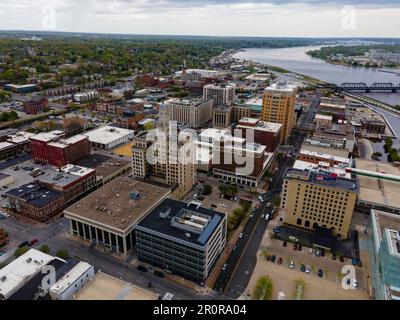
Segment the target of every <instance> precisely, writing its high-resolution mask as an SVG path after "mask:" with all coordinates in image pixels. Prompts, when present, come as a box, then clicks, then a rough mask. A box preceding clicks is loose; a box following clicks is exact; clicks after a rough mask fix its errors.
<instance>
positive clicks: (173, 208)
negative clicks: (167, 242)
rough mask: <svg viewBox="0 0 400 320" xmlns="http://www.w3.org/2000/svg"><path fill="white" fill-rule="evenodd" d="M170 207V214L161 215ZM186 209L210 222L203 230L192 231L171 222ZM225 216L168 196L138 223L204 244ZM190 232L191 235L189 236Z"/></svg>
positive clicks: (168, 234) (141, 225) (166, 233)
mask: <svg viewBox="0 0 400 320" xmlns="http://www.w3.org/2000/svg"><path fill="white" fill-rule="evenodd" d="M168 209H169V212H170V213H169V214H168V216H167V217H165V218H162V217H160V212H166V211H167V210H168ZM185 210H188V211H190V212H191V213H198V214H200V215H202V216H203V217H207V218H208V219H209V222H208V223H207V224H206V225H205V227H204V229H203V230H202V231H201V232H191V231H190V230H187V229H181V228H178V227H175V226H173V225H172V224H171V222H172V220H173V218H175V217H180V216H182V214H183V213H184V212H185ZM224 218H225V215H224V214H223V213H220V212H217V211H214V210H210V209H206V208H203V207H196V206H195V205H190V206H189V207H188V203H186V202H182V201H177V200H174V199H170V198H167V199H164V200H163V201H162V202H161V203H160V204H159V205H158V206H157V207H155V208H154V209H153V210H152V211H151V212H150V213H149V214H147V215H146V217H144V218H143V220H141V221H140V222H139V223H138V226H140V227H143V228H147V229H150V230H153V231H157V232H160V233H163V234H165V235H167V236H171V237H174V238H178V239H180V240H184V241H187V242H190V243H193V244H196V245H199V246H204V245H205V244H206V243H207V241H208V239H209V238H210V236H211V235H212V233H213V232H214V230H215V229H216V228H217V227H218V226H219V225H220V224H221V223H222V221H223V219H224ZM189 234H190V236H188V235H189Z"/></svg>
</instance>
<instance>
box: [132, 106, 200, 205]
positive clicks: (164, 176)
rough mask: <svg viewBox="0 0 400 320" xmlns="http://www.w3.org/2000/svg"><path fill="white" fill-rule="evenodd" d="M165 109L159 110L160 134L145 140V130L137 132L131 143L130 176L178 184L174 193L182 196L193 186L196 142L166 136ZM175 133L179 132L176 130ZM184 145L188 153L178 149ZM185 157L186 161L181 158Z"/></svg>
mask: <svg viewBox="0 0 400 320" xmlns="http://www.w3.org/2000/svg"><path fill="white" fill-rule="evenodd" d="M169 123H170V121H169V115H168V108H167V107H166V106H163V107H161V108H160V110H159V121H158V123H157V130H158V133H160V135H161V137H159V138H157V139H148V136H147V134H148V133H147V132H142V133H140V134H138V135H137V136H136V137H135V139H134V142H133V146H132V175H133V176H134V177H137V178H142V179H145V178H149V179H151V180H154V181H157V182H160V183H163V184H167V185H170V186H177V190H176V191H175V192H174V196H175V197H177V198H178V199H182V198H183V197H184V196H185V195H186V194H188V193H189V191H190V190H191V189H192V188H193V185H194V180H195V174H196V172H195V170H196V169H195V145H194V143H193V142H191V141H190V139H189V138H188V139H187V140H185V141H178V137H177V136H174V135H171V136H170V135H169V133H170V132H172V131H170V128H169ZM178 131H179V129H178ZM177 134H178V132H177ZM183 148H186V149H187V150H188V151H189V153H188V154H187V153H186V154H183V153H181V151H182V150H183ZM183 156H185V157H187V158H186V160H185V161H184V159H183V158H182V157H183Z"/></svg>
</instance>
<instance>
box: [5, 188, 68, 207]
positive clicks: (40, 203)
mask: <svg viewBox="0 0 400 320" xmlns="http://www.w3.org/2000/svg"><path fill="white" fill-rule="evenodd" d="M6 194H8V195H11V196H14V197H17V198H19V199H22V200H25V201H26V202H28V203H29V204H31V205H33V206H36V207H44V206H45V205H47V204H49V203H51V202H53V201H54V200H55V199H58V198H60V197H62V196H63V193H62V192H60V191H56V190H51V189H47V188H45V187H42V186H41V185H40V184H39V183H38V182H32V183H28V184H24V185H22V186H20V187H18V188H15V189H12V190H10V191H8V192H7V193H6Z"/></svg>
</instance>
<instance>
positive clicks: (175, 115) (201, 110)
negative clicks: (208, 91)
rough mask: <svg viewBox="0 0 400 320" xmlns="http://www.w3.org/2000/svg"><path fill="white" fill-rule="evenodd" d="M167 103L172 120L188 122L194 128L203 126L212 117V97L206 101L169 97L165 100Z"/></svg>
mask: <svg viewBox="0 0 400 320" xmlns="http://www.w3.org/2000/svg"><path fill="white" fill-rule="evenodd" d="M165 104H166V105H167V106H168V113H169V119H170V120H171V121H176V122H179V123H182V124H186V125H188V126H189V127H190V128H193V129H196V128H199V127H201V126H202V125H204V124H205V123H207V122H208V121H211V119H212V110H213V101H212V100H211V99H209V100H206V101H202V100H199V99H197V100H185V99H169V100H167V101H165Z"/></svg>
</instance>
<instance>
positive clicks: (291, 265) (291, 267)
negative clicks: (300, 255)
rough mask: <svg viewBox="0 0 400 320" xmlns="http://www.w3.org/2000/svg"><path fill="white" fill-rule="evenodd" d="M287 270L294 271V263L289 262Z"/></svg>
mask: <svg viewBox="0 0 400 320" xmlns="http://www.w3.org/2000/svg"><path fill="white" fill-rule="evenodd" d="M289 268H290V269H294V262H293V261H290V264H289Z"/></svg>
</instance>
